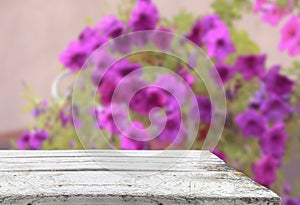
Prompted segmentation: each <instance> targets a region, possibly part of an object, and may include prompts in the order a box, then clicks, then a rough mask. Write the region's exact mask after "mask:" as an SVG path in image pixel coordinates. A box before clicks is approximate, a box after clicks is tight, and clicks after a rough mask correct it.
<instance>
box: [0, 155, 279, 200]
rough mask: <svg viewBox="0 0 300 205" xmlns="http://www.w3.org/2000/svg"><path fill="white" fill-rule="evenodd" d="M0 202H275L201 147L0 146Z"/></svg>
mask: <svg viewBox="0 0 300 205" xmlns="http://www.w3.org/2000/svg"><path fill="white" fill-rule="evenodd" d="M0 204H22V205H23V204H25V205H34V204H131V205H139V204H142V205H144V204H156V205H163V204H164V205H166V204H205V205H211V204H218V205H220V204H239V205H240V204H269V205H277V204H281V202H280V198H279V197H278V196H277V195H276V194H275V193H273V192H272V191H270V190H268V189H266V188H264V187H262V186H260V185H258V184H256V183H255V182H253V181H252V180H251V179H249V178H247V177H245V176H244V175H243V174H242V173H240V172H237V171H235V170H234V169H232V168H230V167H228V166H227V165H225V164H224V162H223V161H222V160H220V159H219V158H217V157H216V156H214V155H213V154H211V153H210V152H207V151H164V152H162V153H161V152H160V151H112V150H98V151H97V150H89V151H71V150H70V151H0Z"/></svg>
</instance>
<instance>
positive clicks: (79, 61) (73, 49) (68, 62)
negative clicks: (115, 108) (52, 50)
mask: <svg viewBox="0 0 300 205" xmlns="http://www.w3.org/2000/svg"><path fill="white" fill-rule="evenodd" d="M88 55H89V51H88V50H87V49H86V48H85V47H84V46H83V45H81V44H80V43H79V42H78V41H72V42H71V43H70V44H69V46H68V48H67V49H66V50H64V51H63V52H62V53H61V54H60V57H59V59H60V61H61V63H62V64H63V65H64V66H65V67H66V68H68V69H70V70H71V71H73V72H76V71H78V70H80V69H81V68H82V66H83V64H84V63H85V61H86V59H87V58H88Z"/></svg>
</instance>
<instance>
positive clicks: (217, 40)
mask: <svg viewBox="0 0 300 205" xmlns="http://www.w3.org/2000/svg"><path fill="white" fill-rule="evenodd" d="M205 46H206V49H207V53H208V55H209V56H210V57H214V58H216V59H217V60H218V61H222V60H224V59H226V58H227V57H228V55H229V54H231V53H233V52H235V47H234V45H233V43H232V41H231V39H230V36H229V33H228V31H227V29H224V28H220V29H218V30H215V31H213V32H212V31H211V32H209V35H207V37H206V38H205Z"/></svg>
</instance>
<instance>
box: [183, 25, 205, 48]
mask: <svg viewBox="0 0 300 205" xmlns="http://www.w3.org/2000/svg"><path fill="white" fill-rule="evenodd" d="M203 36H204V28H203V26H202V21H201V20H197V21H196V22H195V23H194V25H193V27H192V29H191V31H190V33H189V34H188V35H187V36H186V37H187V39H189V40H190V41H192V42H194V43H195V44H197V45H198V46H202V44H203Z"/></svg>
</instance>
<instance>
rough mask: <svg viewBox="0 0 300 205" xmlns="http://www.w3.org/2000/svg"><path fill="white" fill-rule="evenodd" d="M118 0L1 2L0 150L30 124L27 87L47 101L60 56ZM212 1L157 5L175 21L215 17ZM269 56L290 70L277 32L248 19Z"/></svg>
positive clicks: (245, 23) (241, 24) (245, 24)
mask: <svg viewBox="0 0 300 205" xmlns="http://www.w3.org/2000/svg"><path fill="white" fill-rule="evenodd" d="M118 2H119V1H118V0H110V1H109V7H107V6H105V5H106V4H107V1H104V0H87V1H82V0H60V1H58V0H54V1H46V0H25V1H19V0H0V28H1V31H0V62H1V67H0V69H1V74H0V82H1V87H0V93H1V98H0V99H1V100H0V113H1V117H0V148H2V149H5V148H8V146H9V143H8V141H9V139H12V138H17V137H19V136H20V135H21V133H22V131H23V130H24V129H25V128H26V124H27V123H28V121H29V120H30V119H31V118H32V116H31V115H30V114H28V113H22V109H23V108H24V107H25V105H26V103H27V102H26V100H24V99H23V98H22V97H21V94H22V91H23V89H24V83H27V84H29V85H30V86H32V87H33V91H34V92H35V93H36V94H37V95H38V96H40V97H41V98H45V99H49V97H50V95H51V84H52V82H53V80H54V79H55V78H56V76H57V75H59V73H60V72H61V68H60V63H59V61H58V55H59V53H60V52H61V51H62V50H63V49H64V48H65V47H66V45H67V44H68V42H69V41H70V40H71V39H75V38H76V37H77V34H78V33H79V32H80V31H81V30H82V29H83V28H84V26H85V25H86V21H87V19H88V21H92V22H94V23H97V22H98V21H99V19H101V17H102V16H104V15H105V14H114V13H116V12H117V11H116V6H114V5H116V4H117V3H118ZM212 2H213V1H212V0H206V1H201V3H200V2H199V1H197V0H189V1H181V0H172V1H170V0H154V3H155V4H156V5H157V6H158V9H159V10H160V13H161V15H162V16H166V17H171V16H174V15H175V14H177V13H178V11H179V10H180V9H182V8H185V9H186V10H187V11H191V12H194V13H199V14H205V13H209V12H210V11H211V7H210V4H211V3H212ZM236 26H237V28H242V29H245V30H247V31H248V32H249V34H250V37H251V38H252V39H253V40H254V41H255V42H256V43H257V44H258V45H260V47H261V51H262V53H268V54H269V55H268V62H267V65H268V66H270V65H273V64H282V65H283V66H289V65H290V64H291V59H290V57H288V55H287V54H283V53H281V52H279V51H278V49H277V43H278V42H279V34H280V32H279V31H278V30H279V28H280V27H281V26H282V25H278V26H277V27H271V26H269V25H268V24H263V23H261V20H260V17H259V15H255V14H252V13H250V14H246V15H244V16H243V19H242V20H241V21H238V22H237V25H236Z"/></svg>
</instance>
